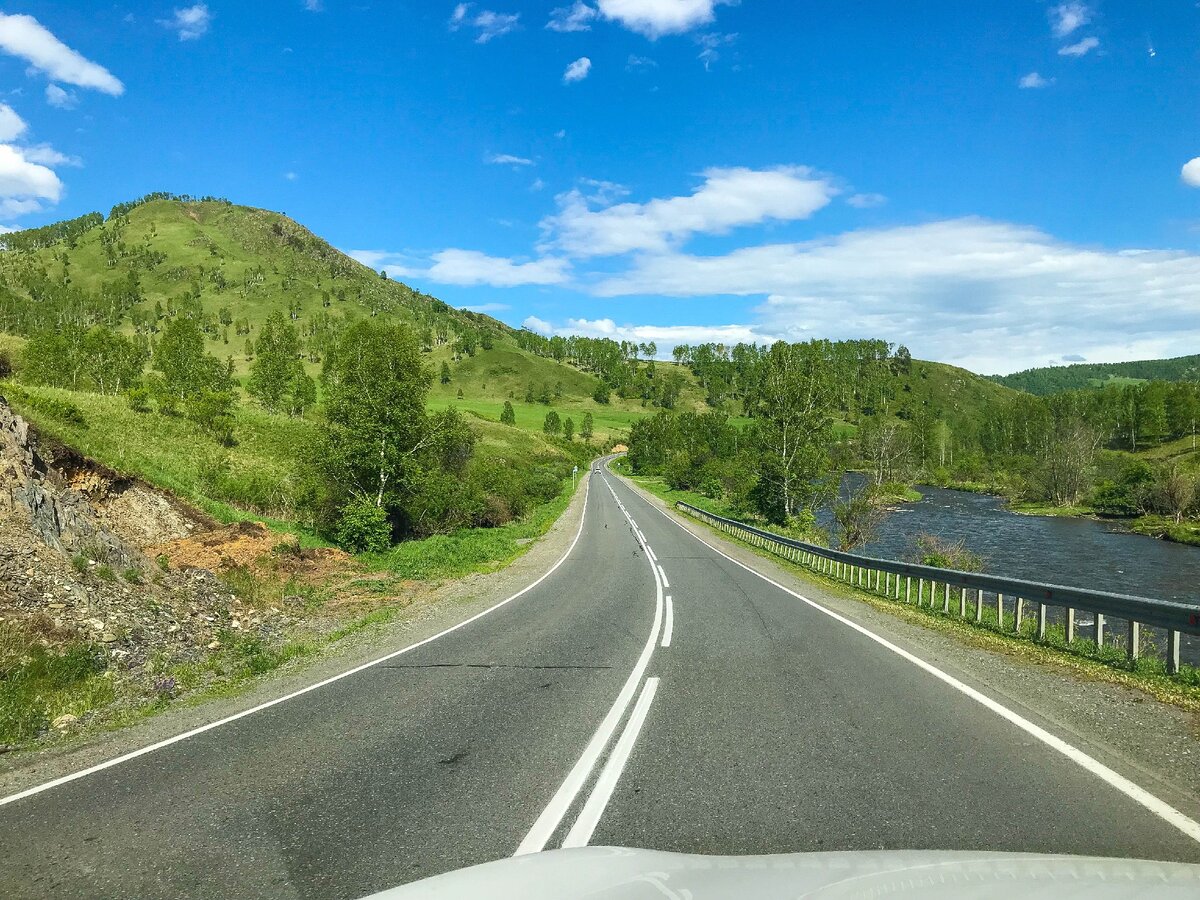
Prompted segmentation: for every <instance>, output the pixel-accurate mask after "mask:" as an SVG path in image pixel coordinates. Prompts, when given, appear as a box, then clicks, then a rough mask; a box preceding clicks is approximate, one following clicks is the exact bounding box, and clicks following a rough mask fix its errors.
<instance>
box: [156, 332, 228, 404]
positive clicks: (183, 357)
mask: <svg viewBox="0 0 1200 900" xmlns="http://www.w3.org/2000/svg"><path fill="white" fill-rule="evenodd" d="M154 368H155V369H157V370H158V371H159V372H161V373H162V378H163V385H164V387H165V389H166V390H167V391H168V392H169V393H171V394H172V395H174V396H175V397H177V398H178V399H179V400H180V401H186V400H187V399H188V398H190V397H197V396H199V395H200V394H203V393H205V392H213V391H215V392H227V391H229V390H231V385H230V383H229V376H228V375H226V374H225V366H224V365H222V364H221V361H220V360H219V359H217V358H216V357H215V356H212V355H211V354H209V353H208V352H207V351H205V349H204V332H203V331H201V329H200V325H199V323H197V322H196V321H195V320H193V319H187V318H176V319H172V320H171V321H170V322H169V323H167V325H166V327H165V328H163V331H162V336H161V337H160V338H159V341H158V347H157V349H156V350H155V353H154Z"/></svg>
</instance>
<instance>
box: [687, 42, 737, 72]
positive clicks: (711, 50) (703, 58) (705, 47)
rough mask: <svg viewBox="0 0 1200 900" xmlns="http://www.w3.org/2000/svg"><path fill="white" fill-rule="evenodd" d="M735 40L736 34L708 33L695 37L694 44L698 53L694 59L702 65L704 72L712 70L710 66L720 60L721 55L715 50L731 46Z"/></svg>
mask: <svg viewBox="0 0 1200 900" xmlns="http://www.w3.org/2000/svg"><path fill="white" fill-rule="evenodd" d="M736 40H737V35H736V34H717V33H708V34H700V35H697V36H696V43H697V44H698V45H699V46H700V53H699V55H698V56H697V57H696V58H697V59H698V60H700V62H702V63H704V70H705V71H708V70H709V69H711V68H712V64H713V63H715V62H716V61H717V60H718V59H720V58H721V54H720V53H719V52H718V51H717V48H718V47H724V46H725V45H727V44H732V43H733V42H734V41H736Z"/></svg>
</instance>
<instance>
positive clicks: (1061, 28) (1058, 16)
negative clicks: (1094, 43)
mask: <svg viewBox="0 0 1200 900" xmlns="http://www.w3.org/2000/svg"><path fill="white" fill-rule="evenodd" d="M1090 21H1092V11H1091V10H1090V9H1089V8H1088V6H1087V4H1086V3H1060V4H1059V5H1058V6H1055V7H1053V8H1052V9H1051V10H1050V28H1051V30H1052V31H1053V32H1054V36H1055V37H1060V38H1062V37H1066V36H1067V35H1068V34H1070V33H1071V32H1073V31H1075V30H1076V29H1077V28H1082V27H1083V26H1084V25H1086V24H1087V23H1088V22H1090Z"/></svg>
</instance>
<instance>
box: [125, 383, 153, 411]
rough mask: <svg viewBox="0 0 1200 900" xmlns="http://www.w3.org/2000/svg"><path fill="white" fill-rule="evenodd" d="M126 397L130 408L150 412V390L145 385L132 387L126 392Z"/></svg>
mask: <svg viewBox="0 0 1200 900" xmlns="http://www.w3.org/2000/svg"><path fill="white" fill-rule="evenodd" d="M125 399H126V401H128V403H129V408H130V409H132V410H133V411H134V412H139V413H145V412H150V390H149V388H145V387H135V388H130V389H129V390H127V391H126V392H125Z"/></svg>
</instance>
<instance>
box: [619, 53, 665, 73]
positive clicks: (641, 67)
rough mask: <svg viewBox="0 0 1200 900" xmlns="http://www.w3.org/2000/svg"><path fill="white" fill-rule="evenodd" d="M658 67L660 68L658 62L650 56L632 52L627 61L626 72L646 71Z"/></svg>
mask: <svg viewBox="0 0 1200 900" xmlns="http://www.w3.org/2000/svg"><path fill="white" fill-rule="evenodd" d="M656 68H658V63H656V62H655V61H654V60H652V59H651V58H650V57H648V56H637V55H635V54H633V53H631V54H629V59H627V60H626V61H625V71H626V72H645V71H646V70H647V69H656Z"/></svg>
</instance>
